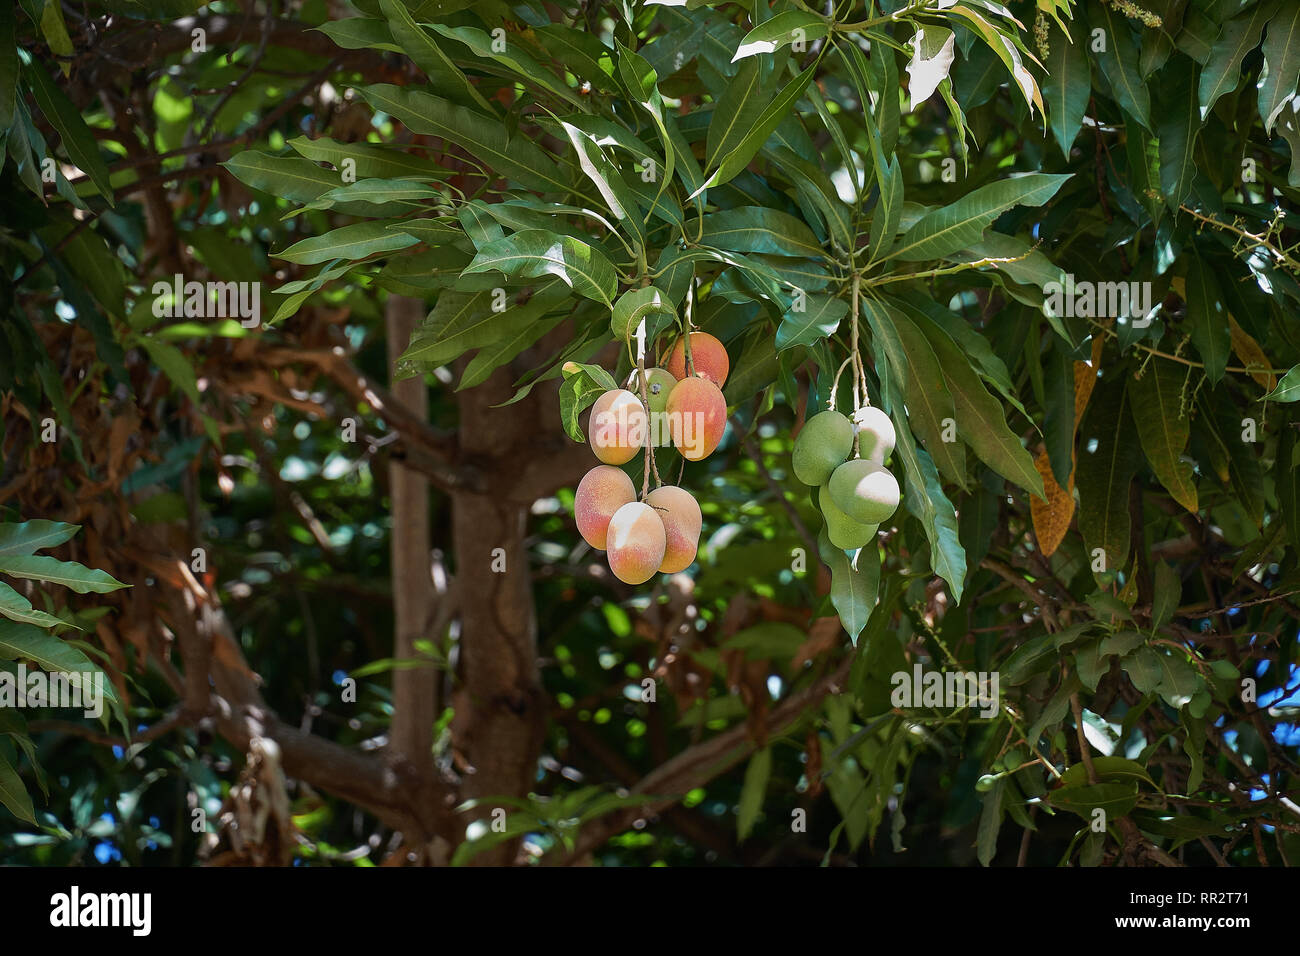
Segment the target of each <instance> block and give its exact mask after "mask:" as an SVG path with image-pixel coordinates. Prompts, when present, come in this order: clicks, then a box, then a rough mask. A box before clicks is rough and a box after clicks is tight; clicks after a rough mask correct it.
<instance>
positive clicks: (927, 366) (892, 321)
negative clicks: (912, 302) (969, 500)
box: [863, 299, 966, 487]
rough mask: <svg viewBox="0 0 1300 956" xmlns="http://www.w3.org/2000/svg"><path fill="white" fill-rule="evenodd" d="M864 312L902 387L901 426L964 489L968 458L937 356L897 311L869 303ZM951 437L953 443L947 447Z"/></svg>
mask: <svg viewBox="0 0 1300 956" xmlns="http://www.w3.org/2000/svg"><path fill="white" fill-rule="evenodd" d="M863 311H864V312H865V314H866V316H867V321H868V323H869V324H870V326H871V332H872V336H873V337H874V339H875V342H876V344H877V346H878V347H879V348H881V349H882V350H883V351H884V353H885V356H886V358H887V359H888V360H889V377H890V379H891V381H896V382H901V383H902V385H903V391H904V394H905V395H906V396H907V418H906V422H905V423H899V424H900V425H903V427H909V428H911V429H915V431H916V433H917V435H919V436H920V438H921V441H922V442H923V443H924V445H925V448H926V450H927V451H928V452H929V453H930V457H931V458H933V459H934V462H935V464H936V465H938V467H939V471H940V472H941V473H942V474H943V476H944V477H945V478H947V479H948V480H949V481H951V482H954V483H956V484H958V485H961V486H962V487H965V485H966V454H965V450H964V449H963V448H962V445H961V444H960V443H959V442H958V441H957V435H956V430H957V411H956V405H955V403H954V402H953V397H952V394H951V393H950V392H949V391H948V386H947V385H946V384H944V377H943V370H942V369H941V367H940V365H939V359H938V358H937V357H936V356H935V354H934V350H933V349H932V348H931V347H930V344H929V343H928V342H927V341H926V340H925V336H923V335H922V334H921V333H920V331H919V330H918V329H917V328H916V326H915V325H913V324H912V322H911V321H910V320H909V319H907V318H906V317H905V316H903V315H901V314H899V312H898V310H897V309H893V308H889V307H888V306H887V305H884V304H880V303H877V302H876V301H875V300H874V299H867V300H866V301H865V302H864V303H863ZM894 411H899V409H895V410H894ZM949 436H950V437H951V439H952V440H951V441H945V440H944V439H945V437H949Z"/></svg>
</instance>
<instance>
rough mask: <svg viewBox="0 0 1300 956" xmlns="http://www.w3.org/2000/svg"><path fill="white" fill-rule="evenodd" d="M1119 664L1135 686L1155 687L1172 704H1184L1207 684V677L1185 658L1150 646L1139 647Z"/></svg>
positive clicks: (1143, 689)
mask: <svg viewBox="0 0 1300 956" xmlns="http://www.w3.org/2000/svg"><path fill="white" fill-rule="evenodd" d="M1120 666H1122V667H1123V668H1124V670H1125V672H1126V673H1127V674H1128V675H1129V679H1130V680H1132V681H1133V686H1134V687H1136V688H1137V689H1138V690H1140V691H1141V692H1142V693H1144V694H1149V693H1151V692H1152V691H1155V692H1156V693H1158V694H1159V695H1160V696H1161V697H1162V698H1164V700H1165V703H1167V704H1169V706H1171V707H1176V708H1177V707H1182V706H1183V705H1184V704H1187V703H1188V702H1190V701H1191V699H1192V697H1193V696H1195V694H1196V693H1197V691H1200V690H1202V689H1204V687H1205V681H1204V680H1203V679H1202V678H1201V676H1200V674H1199V673H1198V672H1197V670H1196V668H1195V667H1193V666H1192V665H1191V664H1190V663H1188V662H1187V660H1186V658H1184V657H1182V656H1180V655H1175V654H1166V653H1163V652H1158V651H1156V650H1155V649H1154V648H1151V647H1140V648H1138V649H1137V650H1136V651H1134V652H1133V653H1132V654H1130V655H1129V656H1128V657H1126V658H1124V660H1123V661H1122V662H1121V665H1120Z"/></svg>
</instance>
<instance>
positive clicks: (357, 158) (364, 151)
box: [239, 136, 447, 186]
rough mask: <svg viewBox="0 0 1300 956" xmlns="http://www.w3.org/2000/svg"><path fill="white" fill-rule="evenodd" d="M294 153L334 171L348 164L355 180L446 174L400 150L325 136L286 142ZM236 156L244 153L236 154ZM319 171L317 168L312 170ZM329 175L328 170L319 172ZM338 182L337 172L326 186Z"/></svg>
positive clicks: (431, 177)
mask: <svg viewBox="0 0 1300 956" xmlns="http://www.w3.org/2000/svg"><path fill="white" fill-rule="evenodd" d="M288 145H290V146H292V147H293V149H294V152H296V153H298V154H300V155H301V156H305V157H306V158H307V159H310V160H312V162H313V165H314V164H315V163H318V162H320V163H329V164H330V165H331V166H333V167H334V168H335V169H337V170H340V171H341V170H342V169H343V167H344V165H345V164H346V163H347V161H348V160H351V161H352V164H353V168H352V171H353V172H354V173H356V175H357V177H358V178H359V179H418V180H423V181H429V180H441V179H445V178H446V176H447V172H446V170H444V169H442V168H441V167H439V166H437V165H436V164H435V163H433V162H431V161H430V160H427V159H424V158H423V157H421V156H419V155H417V154H415V153H408V152H405V151H404V150H401V149H398V148H395V147H387V146H377V145H373V144H369V143H340V142H338V141H337V140H333V139H330V138H329V137H328V136H318V137H316V138H315V139H308V138H307V137H306V136H295V137H294V138H293V139H291V140H289V143H288ZM239 155H240V156H244V155H247V153H246V152H245V153H240V154H239ZM315 168H316V169H320V167H319V166H316V167H315ZM323 172H325V173H326V174H327V175H329V170H323ZM340 182H341V177H340V175H339V173H338V172H336V173H334V174H333V175H332V176H330V185H331V186H337V185H339V183H340Z"/></svg>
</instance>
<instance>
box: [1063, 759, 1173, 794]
mask: <svg viewBox="0 0 1300 956" xmlns="http://www.w3.org/2000/svg"><path fill="white" fill-rule="evenodd" d="M1092 768H1093V770H1094V771H1095V772H1096V774H1097V782H1098V783H1114V782H1116V781H1119V782H1121V783H1128V782H1130V781H1136V780H1141V781H1143V782H1144V783H1149V784H1151V786H1152V787H1153V788H1154V789H1156V790H1159V789H1160V788H1159V787H1158V786H1157V785H1156V782H1155V781H1154V780H1152V779H1151V774H1150V773H1148V772H1147V768H1146V767H1144V766H1142V764H1140V763H1138V762H1137V761H1136V760H1128V759H1126V758H1124V757H1106V756H1094V757H1093V758H1092ZM1087 782H1088V767H1087V765H1086V764H1084V763H1082V762H1080V763H1076V764H1074V765H1072V766H1070V767H1067V768H1066V770H1065V772H1064V773H1062V774H1061V783H1062V784H1064V785H1065V786H1068V787H1078V786H1081V785H1084V784H1086V783H1087Z"/></svg>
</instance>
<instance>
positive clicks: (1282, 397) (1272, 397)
mask: <svg viewBox="0 0 1300 956" xmlns="http://www.w3.org/2000/svg"><path fill="white" fill-rule="evenodd" d="M1264 398H1265V399H1267V400H1268V401H1270V402H1295V401H1300V365H1293V366H1292V367H1291V369H1290V371H1288V372H1287V373H1286V374H1285V375H1283V376H1282V377H1281V378H1280V379H1279V380H1278V383H1277V387H1276V388H1274V389H1273V391H1271V392H1269V393H1268V394H1267V395H1265V396H1264Z"/></svg>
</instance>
